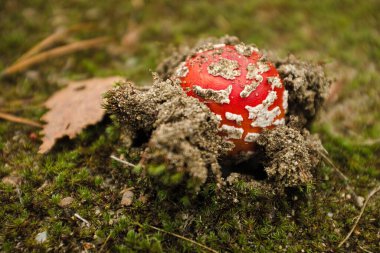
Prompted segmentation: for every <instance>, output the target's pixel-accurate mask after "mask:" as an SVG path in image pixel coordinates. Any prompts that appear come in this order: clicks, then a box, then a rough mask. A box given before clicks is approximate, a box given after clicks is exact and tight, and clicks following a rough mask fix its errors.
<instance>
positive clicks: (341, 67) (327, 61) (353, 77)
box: [0, 0, 380, 252]
mask: <svg viewBox="0 0 380 253" xmlns="http://www.w3.org/2000/svg"><path fill="white" fill-rule="evenodd" d="M379 10H380V2H379V1H375V0H368V1H365V2H362V3H360V4H359V3H358V2H357V1H348V0H347V1H334V0H326V1H296V0H274V1H270V3H268V1H253V0H252V1H242V2H241V3H239V4H237V2H236V1H233V0H225V1H164V0H159V1H153V2H152V3H150V1H149V3H148V1H144V0H133V1H115V0H110V1H84V0H81V1H78V0H66V1H50V2H47V1H43V0H32V1H29V0H28V1H27V0H22V1H12V0H5V1H1V2H0V31H1V40H0V56H1V59H0V72H1V70H3V69H5V68H6V67H7V66H9V65H11V64H12V63H14V62H15V61H16V60H17V59H18V58H19V57H20V56H21V55H22V54H23V53H25V52H26V51H28V50H29V49H30V48H32V47H33V46H34V45H36V44H37V43H38V42H39V41H41V40H42V39H44V38H46V37H48V36H49V35H51V34H52V33H53V32H54V31H56V30H58V29H62V28H69V27H73V26H78V25H79V24H80V27H82V28H81V29H79V30H78V31H76V32H75V33H74V34H72V35H68V36H67V37H66V38H65V39H64V41H65V42H72V41H75V40H83V39H88V38H94V37H97V36H109V37H111V38H112V42H110V43H109V44H108V45H107V46H106V47H102V48H98V49H91V50H86V51H82V52H78V53H73V54H69V55H67V56H64V57H59V58H55V59H51V60H48V62H47V61H46V62H43V63H41V64H39V65H36V66H32V67H31V68H29V69H28V70H26V71H23V72H21V73H16V74H14V75H10V76H6V77H3V78H1V79H0V87H1V92H0V112H5V113H9V114H13V115H17V116H19V117H24V118H27V119H31V120H35V121H38V120H39V119H40V117H41V116H42V115H43V114H44V113H45V112H46V108H44V106H43V103H44V102H45V101H46V100H47V99H48V98H49V97H50V96H51V95H52V94H53V93H54V92H55V91H57V90H59V89H61V88H62V87H64V86H65V85H66V84H67V83H68V82H69V81H71V80H81V79H87V78H91V77H106V76H113V75H119V76H123V77H126V78H128V79H129V80H133V81H134V82H135V83H137V84H138V85H150V84H152V76H151V71H153V70H155V69H156V67H157V65H158V64H159V63H160V62H161V61H162V59H164V58H165V57H167V56H168V55H169V54H170V52H171V49H172V48H174V47H177V46H180V45H192V44H193V43H195V42H196V41H197V40H199V39H200V38H204V37H209V36H218V37H219V36H223V35H225V34H229V35H234V36H237V37H239V38H240V39H241V41H244V42H247V43H255V44H256V45H257V46H258V47H259V48H262V49H268V50H271V51H274V52H275V53H276V54H278V55H280V56H284V57H285V56H286V55H288V54H289V53H292V54H294V55H296V56H297V57H298V58H300V59H303V60H305V61H310V62H313V63H317V64H322V65H323V66H324V68H325V71H326V73H327V75H328V76H329V77H330V78H331V79H332V80H333V82H332V87H333V89H332V94H331V96H330V97H329V99H328V101H327V103H326V107H325V109H324V111H323V112H322V113H321V114H320V115H319V117H318V119H317V120H316V122H315V123H314V124H313V126H312V128H311V131H312V133H315V134H318V135H319V136H320V138H321V140H322V141H323V145H324V147H325V148H326V149H327V151H328V152H329V157H330V159H331V161H332V162H333V163H334V164H335V166H336V168H334V166H332V165H331V164H323V165H322V166H321V167H320V168H319V171H318V173H317V175H316V178H315V181H314V183H313V184H312V185H310V186H308V187H307V188H305V189H298V190H294V191H292V192H289V193H288V195H286V196H285V197H284V196H277V197H276V196H272V197H268V196H267V195H265V194H264V193H262V192H260V191H259V190H255V189H254V188H253V189H252V187H250V186H249V185H247V183H246V182H244V180H242V181H241V182H239V183H238V184H236V185H235V189H234V190H233V191H232V192H230V193H228V194H237V196H238V199H237V201H233V202H228V201H224V199H227V198H229V197H230V196H228V197H226V196H223V194H218V193H217V191H216V190H215V185H214V184H213V183H209V184H206V186H204V187H203V188H202V189H201V191H200V193H199V194H198V195H197V196H190V197H189V196H175V193H174V192H173V191H168V190H166V189H165V188H159V187H156V188H152V189H149V187H150V183H149V182H146V181H144V180H142V179H141V178H140V174H139V171H137V170H131V169H130V168H128V167H123V165H122V164H120V163H118V162H116V161H114V160H112V159H110V155H111V154H118V153H120V152H123V151H124V150H123V147H122V146H121V145H120V142H119V128H118V126H117V124H114V123H113V122H112V120H111V119H110V118H109V117H108V118H106V119H104V120H103V121H102V122H101V123H99V124H97V125H95V126H91V127H88V128H87V129H86V130H85V131H83V132H82V133H81V134H80V135H79V136H78V137H77V138H76V139H74V140H69V139H68V138H67V139H63V140H60V141H59V142H58V144H57V145H56V147H55V148H54V149H53V150H52V151H51V152H49V153H48V154H44V155H41V154H37V152H38V148H39V145H40V144H41V142H40V140H39V139H40V138H39V131H40V129H39V128H36V127H33V126H28V125H22V124H17V123H14V122H9V121H5V120H0V150H1V152H0V179H1V182H0V205H1V207H0V251H4V252H14V251H15V250H18V251H27V252H29V251H32V250H34V251H36V252H40V251H50V250H53V251H65V250H66V251H82V250H84V251H89V252H98V251H100V252H102V251H120V252H141V251H143V252H147V251H148V252H207V251H210V252H339V251H341V252H379V250H380V219H379V217H380V194H379V193H378V194H374V195H373V196H372V198H370V199H369V200H368V203H367V205H366V206H365V209H364V211H363V214H362V216H361V217H360V220H359V222H358V224H357V226H356V228H355V229H354V231H353V233H352V234H351V236H350V237H349V238H348V240H346V241H345V242H344V243H343V244H342V245H341V247H338V245H339V244H340V242H342V240H343V239H344V238H345V237H346V235H347V234H348V233H349V232H350V229H351V228H352V227H353V226H354V224H355V221H356V219H358V215H359V213H360V211H361V210H360V207H358V206H356V205H355V203H354V201H353V199H354V197H355V196H353V192H354V193H355V194H356V195H357V196H359V198H360V197H362V199H363V200H364V199H365V198H366V197H367V195H368V194H369V193H370V192H371V190H373V189H374V188H375V187H377V186H378V185H379V184H380V74H379V73H380V49H379V48H380V31H379V27H380V20H379V18H378V12H379ZM84 24H88V25H84ZM138 160H139V157H135V159H134V160H131V161H130V162H138ZM154 169H156V170H160V168H154ZM337 169H339V171H341V172H342V173H343V174H344V175H345V176H346V178H347V179H348V180H346V181H345V180H343V179H342V175H341V174H339V173H338V172H337ZM125 191H130V192H133V194H134V199H133V202H132V204H131V205H129V206H123V205H122V204H121V199H122V195H123V192H125ZM224 194H227V193H224ZM68 197H71V198H68ZM62 200H65V201H62ZM64 202H66V203H64ZM176 235H177V236H176ZM178 236H180V237H181V238H179V237H178ZM195 242H197V243H198V244H196V243H195Z"/></svg>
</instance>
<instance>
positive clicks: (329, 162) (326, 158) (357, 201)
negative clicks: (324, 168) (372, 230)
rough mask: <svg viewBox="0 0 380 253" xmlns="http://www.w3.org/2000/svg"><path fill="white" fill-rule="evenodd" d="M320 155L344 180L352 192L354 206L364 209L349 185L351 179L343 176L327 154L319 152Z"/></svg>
mask: <svg viewBox="0 0 380 253" xmlns="http://www.w3.org/2000/svg"><path fill="white" fill-rule="evenodd" d="M319 154H320V155H321V156H322V158H323V160H324V161H325V162H326V163H328V164H329V165H330V166H331V167H332V168H333V169H334V170H335V171H336V173H337V174H338V176H339V178H340V179H342V180H343V181H344V183H345V185H346V188H347V190H348V191H349V192H350V194H351V195H352V198H353V200H354V204H355V206H357V207H358V208H360V207H362V206H363V201H361V200H360V198H359V196H358V195H357V194H356V193H355V191H354V189H353V188H352V187H351V185H350V184H349V183H348V182H349V178H348V177H347V176H346V175H344V174H343V172H342V171H341V170H340V169H338V167H336V166H335V164H334V163H333V162H332V161H331V159H330V158H328V157H327V156H326V155H325V154H323V153H322V152H319Z"/></svg>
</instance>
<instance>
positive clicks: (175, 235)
mask: <svg viewBox="0 0 380 253" xmlns="http://www.w3.org/2000/svg"><path fill="white" fill-rule="evenodd" d="M136 225H138V226H139V227H141V228H142V227H143V225H141V224H140V223H138V222H136ZM146 226H148V227H149V228H151V229H154V230H157V231H159V232H162V233H165V234H169V235H171V236H174V237H177V238H179V239H182V240H184V241H187V242H189V243H192V244H194V245H197V246H198V247H200V248H202V249H204V250H207V251H210V252H213V253H218V251H216V250H214V249H212V248H210V247H207V246H206V245H204V244H201V243H199V242H196V241H194V240H191V239H189V238H186V237H184V236H182V235H178V234H175V233H172V232H168V231H165V230H163V229H161V228H158V227H155V226H151V225H146Z"/></svg>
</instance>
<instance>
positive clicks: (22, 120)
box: [0, 112, 42, 128]
mask: <svg viewBox="0 0 380 253" xmlns="http://www.w3.org/2000/svg"><path fill="white" fill-rule="evenodd" d="M0 119H4V120H8V121H11V122H15V123H20V124H24V125H29V126H34V127H39V128H42V124H40V123H38V122H35V121H33V120H30V119H25V118H21V117H17V116H14V115H12V114H9V113H4V112H0Z"/></svg>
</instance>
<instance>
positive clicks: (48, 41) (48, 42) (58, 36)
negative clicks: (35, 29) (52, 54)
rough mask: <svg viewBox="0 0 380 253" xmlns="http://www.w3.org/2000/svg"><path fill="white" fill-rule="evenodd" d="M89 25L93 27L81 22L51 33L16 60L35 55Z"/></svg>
mask: <svg viewBox="0 0 380 253" xmlns="http://www.w3.org/2000/svg"><path fill="white" fill-rule="evenodd" d="M89 27H91V26H90V25H88V24H79V25H75V26H73V27H71V28H68V29H64V30H59V31H57V32H54V33H53V34H51V35H49V36H48V37H46V38H45V39H43V40H41V41H40V42H38V43H37V44H36V45H35V46H34V47H32V48H31V49H29V50H28V51H27V52H26V53H24V54H23V55H21V57H20V58H19V59H18V60H17V61H16V62H20V61H22V60H25V59H26V58H29V57H30V56H32V55H35V54H37V53H39V52H41V51H42V50H44V49H46V48H48V47H50V46H52V45H53V44H54V43H56V42H59V41H62V40H64V39H65V38H67V36H68V35H69V34H70V33H73V32H76V31H80V30H83V29H86V28H89Z"/></svg>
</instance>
